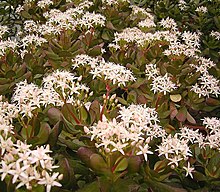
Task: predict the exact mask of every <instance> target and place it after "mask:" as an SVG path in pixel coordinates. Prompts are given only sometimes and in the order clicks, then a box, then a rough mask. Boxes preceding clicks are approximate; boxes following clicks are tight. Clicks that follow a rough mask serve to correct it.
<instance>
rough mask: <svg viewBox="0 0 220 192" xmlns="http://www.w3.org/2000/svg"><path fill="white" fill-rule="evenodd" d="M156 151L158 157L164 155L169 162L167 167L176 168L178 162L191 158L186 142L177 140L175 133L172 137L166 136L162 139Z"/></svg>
mask: <svg viewBox="0 0 220 192" xmlns="http://www.w3.org/2000/svg"><path fill="white" fill-rule="evenodd" d="M157 151H158V152H159V156H161V155H164V156H165V157H166V159H168V160H169V161H170V162H169V163H168V165H172V164H175V165H176V166H178V164H179V161H182V160H184V159H186V158H188V157H189V156H192V154H191V151H190V148H189V146H188V140H185V139H180V138H178V134H177V133H176V134H175V135H174V136H171V135H168V137H164V138H162V143H161V144H160V145H159V146H158V149H157Z"/></svg>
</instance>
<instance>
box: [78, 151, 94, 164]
mask: <svg viewBox="0 0 220 192" xmlns="http://www.w3.org/2000/svg"><path fill="white" fill-rule="evenodd" d="M92 154H94V152H93V151H92V150H91V149H89V148H87V147H80V148H79V149H78V151H77V155H78V156H79V158H80V159H81V160H82V161H83V162H84V163H86V164H87V165H90V157H91V155H92Z"/></svg>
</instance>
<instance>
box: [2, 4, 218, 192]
mask: <svg viewBox="0 0 220 192" xmlns="http://www.w3.org/2000/svg"><path fill="white" fill-rule="evenodd" d="M53 2H54V4H53V5H50V6H49V7H46V8H40V7H38V6H37V1H33V2H31V3H30V5H27V4H24V9H23V10H22V11H21V12H20V15H19V16H18V15H17V13H15V11H14V10H12V9H11V7H9V8H8V7H7V6H8V5H9V6H13V7H14V9H16V8H17V7H18V5H19V4H22V3H24V2H23V1H22V2H20V1H2V2H0V20H1V21H0V22H1V25H7V26H9V27H10V26H13V28H10V30H9V32H7V33H6V34H5V35H4V36H3V38H5V39H6V37H8V36H15V34H16V33H15V31H16V28H19V26H20V28H21V29H20V30H22V28H23V27H24V26H23V24H22V22H23V21H25V20H33V21H35V22H38V24H39V25H43V24H46V17H44V16H43V14H44V13H45V12H46V11H49V10H50V9H58V10H60V11H62V12H65V11H66V10H68V9H69V8H70V7H72V8H74V7H77V6H78V5H79V3H80V2H81V1H75V0H73V1H72V2H70V3H67V2H66V1H64V0H61V1H57V0H55V1H53ZM82 2H83V1H82ZM118 2H119V3H118V4H116V5H108V4H105V3H102V1H93V3H94V4H93V5H92V6H90V7H89V8H86V9H85V10H83V11H84V12H86V11H89V12H91V13H92V12H94V13H97V14H102V15H103V16H105V18H106V21H105V26H99V25H97V26H96V25H94V26H92V27H90V28H89V29H87V28H86V27H85V28H83V26H76V27H75V28H74V30H71V28H70V27H69V28H68V29H66V28H64V29H63V30H62V31H59V33H57V34H55V33H54V34H53V33H52V34H46V35H44V36H43V35H42V36H43V37H44V38H45V39H46V42H44V43H42V44H41V45H39V46H35V45H33V44H30V45H28V46H27V47H26V48H25V50H26V51H27V52H25V53H24V56H22V54H21V53H22V49H23V47H22V46H21V47H19V46H18V47H16V48H15V49H10V48H8V49H6V51H5V53H4V54H3V55H0V95H2V96H3V100H4V101H9V102H12V101H13V91H14V88H15V86H16V84H17V83H18V82H20V81H23V80H27V81H28V82H32V83H35V84H36V85H38V86H39V87H42V79H43V77H45V76H47V74H48V73H50V72H53V71H55V70H67V71H71V73H73V74H74V75H75V76H76V77H81V78H82V79H81V82H82V83H83V85H86V86H88V87H89V92H86V93H85V92H80V93H78V94H77V99H75V98H74V99H75V101H74V102H72V103H71V102H68V101H67V100H65V98H62V99H63V100H64V102H63V105H62V106H60V105H59V106H56V105H55V104H49V105H43V104H41V105H40V106H37V107H36V109H34V110H33V111H32V112H31V114H32V116H31V117H30V116H25V115H24V116H22V115H21V114H19V115H18V117H16V118H15V119H14V120H13V122H12V123H13V126H14V130H15V133H14V135H13V139H14V140H22V141H26V142H27V143H28V144H32V147H33V148H34V147H36V146H41V145H44V144H49V145H50V146H51V149H52V151H53V153H52V156H53V158H54V160H55V162H56V164H57V165H59V168H57V169H56V171H58V172H60V173H62V174H63V179H62V181H61V184H62V187H61V188H58V187H54V188H53V190H52V191H63V192H68V191H77V192H90V191H95V192H96V191H97V192H98V191H103V192H109V191H112V192H120V191H129V192H132V191H137V192H142V191H147V190H148V191H155V192H163V191H164V192H185V191H192V192H193V191H194V192H196V191H201V192H202V191H204V192H206V191H218V190H220V181H219V178H220V166H219V165H220V153H219V151H218V150H217V149H215V148H214V147H213V148H212V147H209V146H205V147H204V146H202V147H198V144H193V145H190V150H191V151H192V156H190V157H189V158H188V159H182V160H181V161H180V163H179V164H180V165H179V167H178V166H174V167H171V166H170V164H169V161H168V160H167V159H166V158H165V157H164V156H162V155H159V152H158V150H156V149H157V147H158V146H159V144H160V143H162V142H163V139H161V138H157V139H155V140H153V141H151V142H150V143H149V146H150V148H151V149H152V151H153V154H150V155H149V160H148V161H144V157H143V155H135V154H134V151H132V148H133V147H134V146H132V145H131V146H130V148H129V147H128V150H127V151H129V152H126V153H124V154H122V153H121V152H119V151H114V152H110V153H109V152H106V151H105V150H106V149H104V150H103V149H102V148H101V147H97V145H98V144H97V143H96V140H95V139H94V138H91V136H88V134H87V133H86V128H87V127H91V126H94V125H97V123H98V122H99V121H102V120H103V119H104V118H105V117H106V118H107V119H108V120H112V119H114V118H116V117H118V114H119V109H120V106H129V105H131V104H141V105H146V106H148V107H151V108H155V110H156V112H157V114H158V116H159V120H160V125H161V126H162V127H163V129H164V130H165V131H166V133H167V134H170V135H172V136H173V135H175V134H176V133H179V132H180V129H179V128H182V127H184V126H187V127H189V128H192V129H195V130H198V132H199V133H201V134H203V135H208V134H209V132H208V129H207V128H206V127H205V126H204V125H202V122H201V119H204V118H205V117H207V116H208V117H219V115H220V113H219V106H220V101H219V98H218V97H219V95H218V94H217V95H215V94H210V95H208V96H207V95H206V96H204V95H199V94H197V93H195V92H194V91H193V90H192V89H191V87H192V86H193V85H195V84H196V83H198V82H199V81H200V80H199V78H200V77H201V75H202V72H201V71H199V70H197V69H196V68H195V67H194V68H193V67H192V65H195V66H199V65H200V64H201V62H199V61H198V59H196V58H195V57H189V56H187V55H184V54H180V55H175V54H171V55H166V54H164V51H165V50H167V49H168V47H169V42H168V41H166V40H153V41H148V42H145V44H144V45H143V46H140V45H138V43H137V42H134V41H131V42H127V41H126V40H120V41H119V42H118V44H119V45H118V46H119V48H118V49H114V48H113V47H111V46H109V44H110V43H112V42H114V43H116V40H115V37H116V34H119V33H121V32H123V30H124V29H125V28H132V27H136V26H137V24H138V23H139V22H140V21H141V20H143V19H145V16H143V15H141V14H140V13H139V15H138V14H137V15H135V16H133V17H132V14H133V13H132V8H131V7H130V5H137V6H139V7H142V8H146V10H148V12H149V13H150V14H152V15H153V16H154V20H155V22H159V21H161V19H165V18H167V17H170V18H173V19H175V21H176V23H177V30H178V31H179V32H183V31H191V32H196V31H197V30H199V31H200V32H201V33H202V35H201V47H200V48H199V49H200V51H201V52H200V53H198V57H202V56H203V57H208V58H211V60H213V61H214V62H215V63H216V66H212V67H210V68H209V69H208V72H209V73H210V75H212V76H213V77H215V78H216V79H219V75H220V69H219V67H220V62H219V61H220V56H219V47H220V42H219V40H216V39H215V38H214V37H213V36H210V33H211V32H212V31H219V30H220V17H219V14H220V3H219V2H218V0H213V1H211V2H209V1H206V0H203V1H202V0H197V1H186V7H185V8H184V10H181V8H180V5H179V4H178V2H179V1H169V0H161V1H150V0H131V1H129V3H128V2H125V1H120V0H119V1H118ZM198 6H205V7H207V10H208V13H205V14H200V13H198V12H196V11H195V10H196V8H197V7H198ZM6 7H7V8H6ZM12 14H15V17H16V18H15V19H12ZM3 15H5V17H3ZM80 16H81V15H80ZM80 16H79V17H78V18H76V19H75V20H77V19H79V18H80ZM54 25H55V24H54ZM38 27H39V26H38ZM143 31H144V29H143ZM155 31H162V29H161V26H159V25H156V26H155V27H152V28H149V29H145V31H144V32H149V33H154V32H155ZM30 34H32V32H30ZM33 34H35V32H33ZM26 35H29V34H28V32H27V31H25V32H24V33H23V34H21V35H20V36H16V38H18V39H19V38H21V39H22V38H23V37H25V36H26ZM129 35H130V34H129ZM1 41H2V40H1ZM18 41H19V40H18ZM0 48H1V47H0ZM80 54H85V55H87V56H90V57H91V58H96V59H97V62H98V61H100V60H102V59H103V60H105V61H106V62H108V61H109V62H114V63H119V64H120V65H121V66H123V67H126V69H129V70H130V71H131V72H132V74H133V75H134V76H135V78H136V80H135V81H129V82H128V83H127V82H126V84H125V85H120V86H118V84H117V83H113V80H109V79H107V78H105V77H103V76H102V75H99V76H98V77H94V76H93V74H91V73H90V72H91V70H92V69H93V68H92V67H93V66H92V65H91V64H85V65H83V64H82V63H80V64H79V66H78V67H76V68H75V67H73V66H74V65H73V64H74V59H76V56H78V55H80ZM146 64H155V66H156V69H157V70H158V71H159V73H160V74H161V76H165V75H166V74H169V75H170V77H172V78H171V80H172V81H173V82H175V84H176V85H178V88H176V89H173V90H171V91H168V92H165V93H164V92H162V91H159V92H158V91H153V90H152V84H153V79H152V78H148V77H147V75H146V71H145V70H146ZM121 78H122V77H121ZM62 88H63V87H62ZM65 88H66V87H65ZM56 91H57V92H59V90H56ZM91 93H92V94H91ZM111 97H114V98H113V99H111ZM117 120H118V121H120V118H117ZM151 137H153V136H151ZM147 138H148V135H146V136H144V139H147ZM185 162H190V165H193V166H194V167H195V170H194V171H193V172H192V174H193V178H191V177H190V175H189V176H187V175H186V171H184V167H185V165H186V164H184V163H185ZM11 184H12V181H11V180H9V179H8V178H7V179H6V180H5V181H2V182H0V188H1V190H3V191H7V192H10V191H18V192H20V191H24V190H25V189H24V187H23V188H20V189H15V186H14V185H11ZM44 190H45V189H44V187H42V186H41V185H38V186H36V187H34V188H33V189H32V191H39V192H41V191H42V192H43V191H44Z"/></svg>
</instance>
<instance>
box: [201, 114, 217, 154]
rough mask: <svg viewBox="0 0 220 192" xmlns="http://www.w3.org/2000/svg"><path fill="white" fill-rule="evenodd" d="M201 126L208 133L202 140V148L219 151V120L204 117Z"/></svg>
mask: <svg viewBox="0 0 220 192" xmlns="http://www.w3.org/2000/svg"><path fill="white" fill-rule="evenodd" d="M203 124H204V125H205V128H206V129H207V131H208V132H209V133H208V135H207V136H206V138H204V146H209V147H210V148H213V149H217V150H218V151H220V119H218V118H216V117H212V118H209V117H206V118H204V120H203Z"/></svg>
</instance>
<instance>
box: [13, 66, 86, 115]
mask: <svg viewBox="0 0 220 192" xmlns="http://www.w3.org/2000/svg"><path fill="white" fill-rule="evenodd" d="M79 81H80V78H78V77H75V76H74V75H73V74H72V73H70V72H67V71H59V70H57V71H55V72H53V73H52V74H50V75H48V76H46V77H44V79H43V83H42V87H41V88H40V87H38V86H37V85H35V84H33V83H30V84H28V83H27V81H22V82H20V83H18V84H17V87H16V88H15V91H14V94H13V97H12V101H13V103H15V105H16V107H17V109H18V111H19V113H20V114H21V115H22V116H27V117H32V116H33V111H34V110H35V109H37V108H40V107H41V106H47V105H49V104H52V105H54V106H62V105H63V104H64V103H75V102H77V96H80V95H81V94H83V95H84V93H88V91H89V88H88V87H86V86H85V85H83V84H80V82H79Z"/></svg>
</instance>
